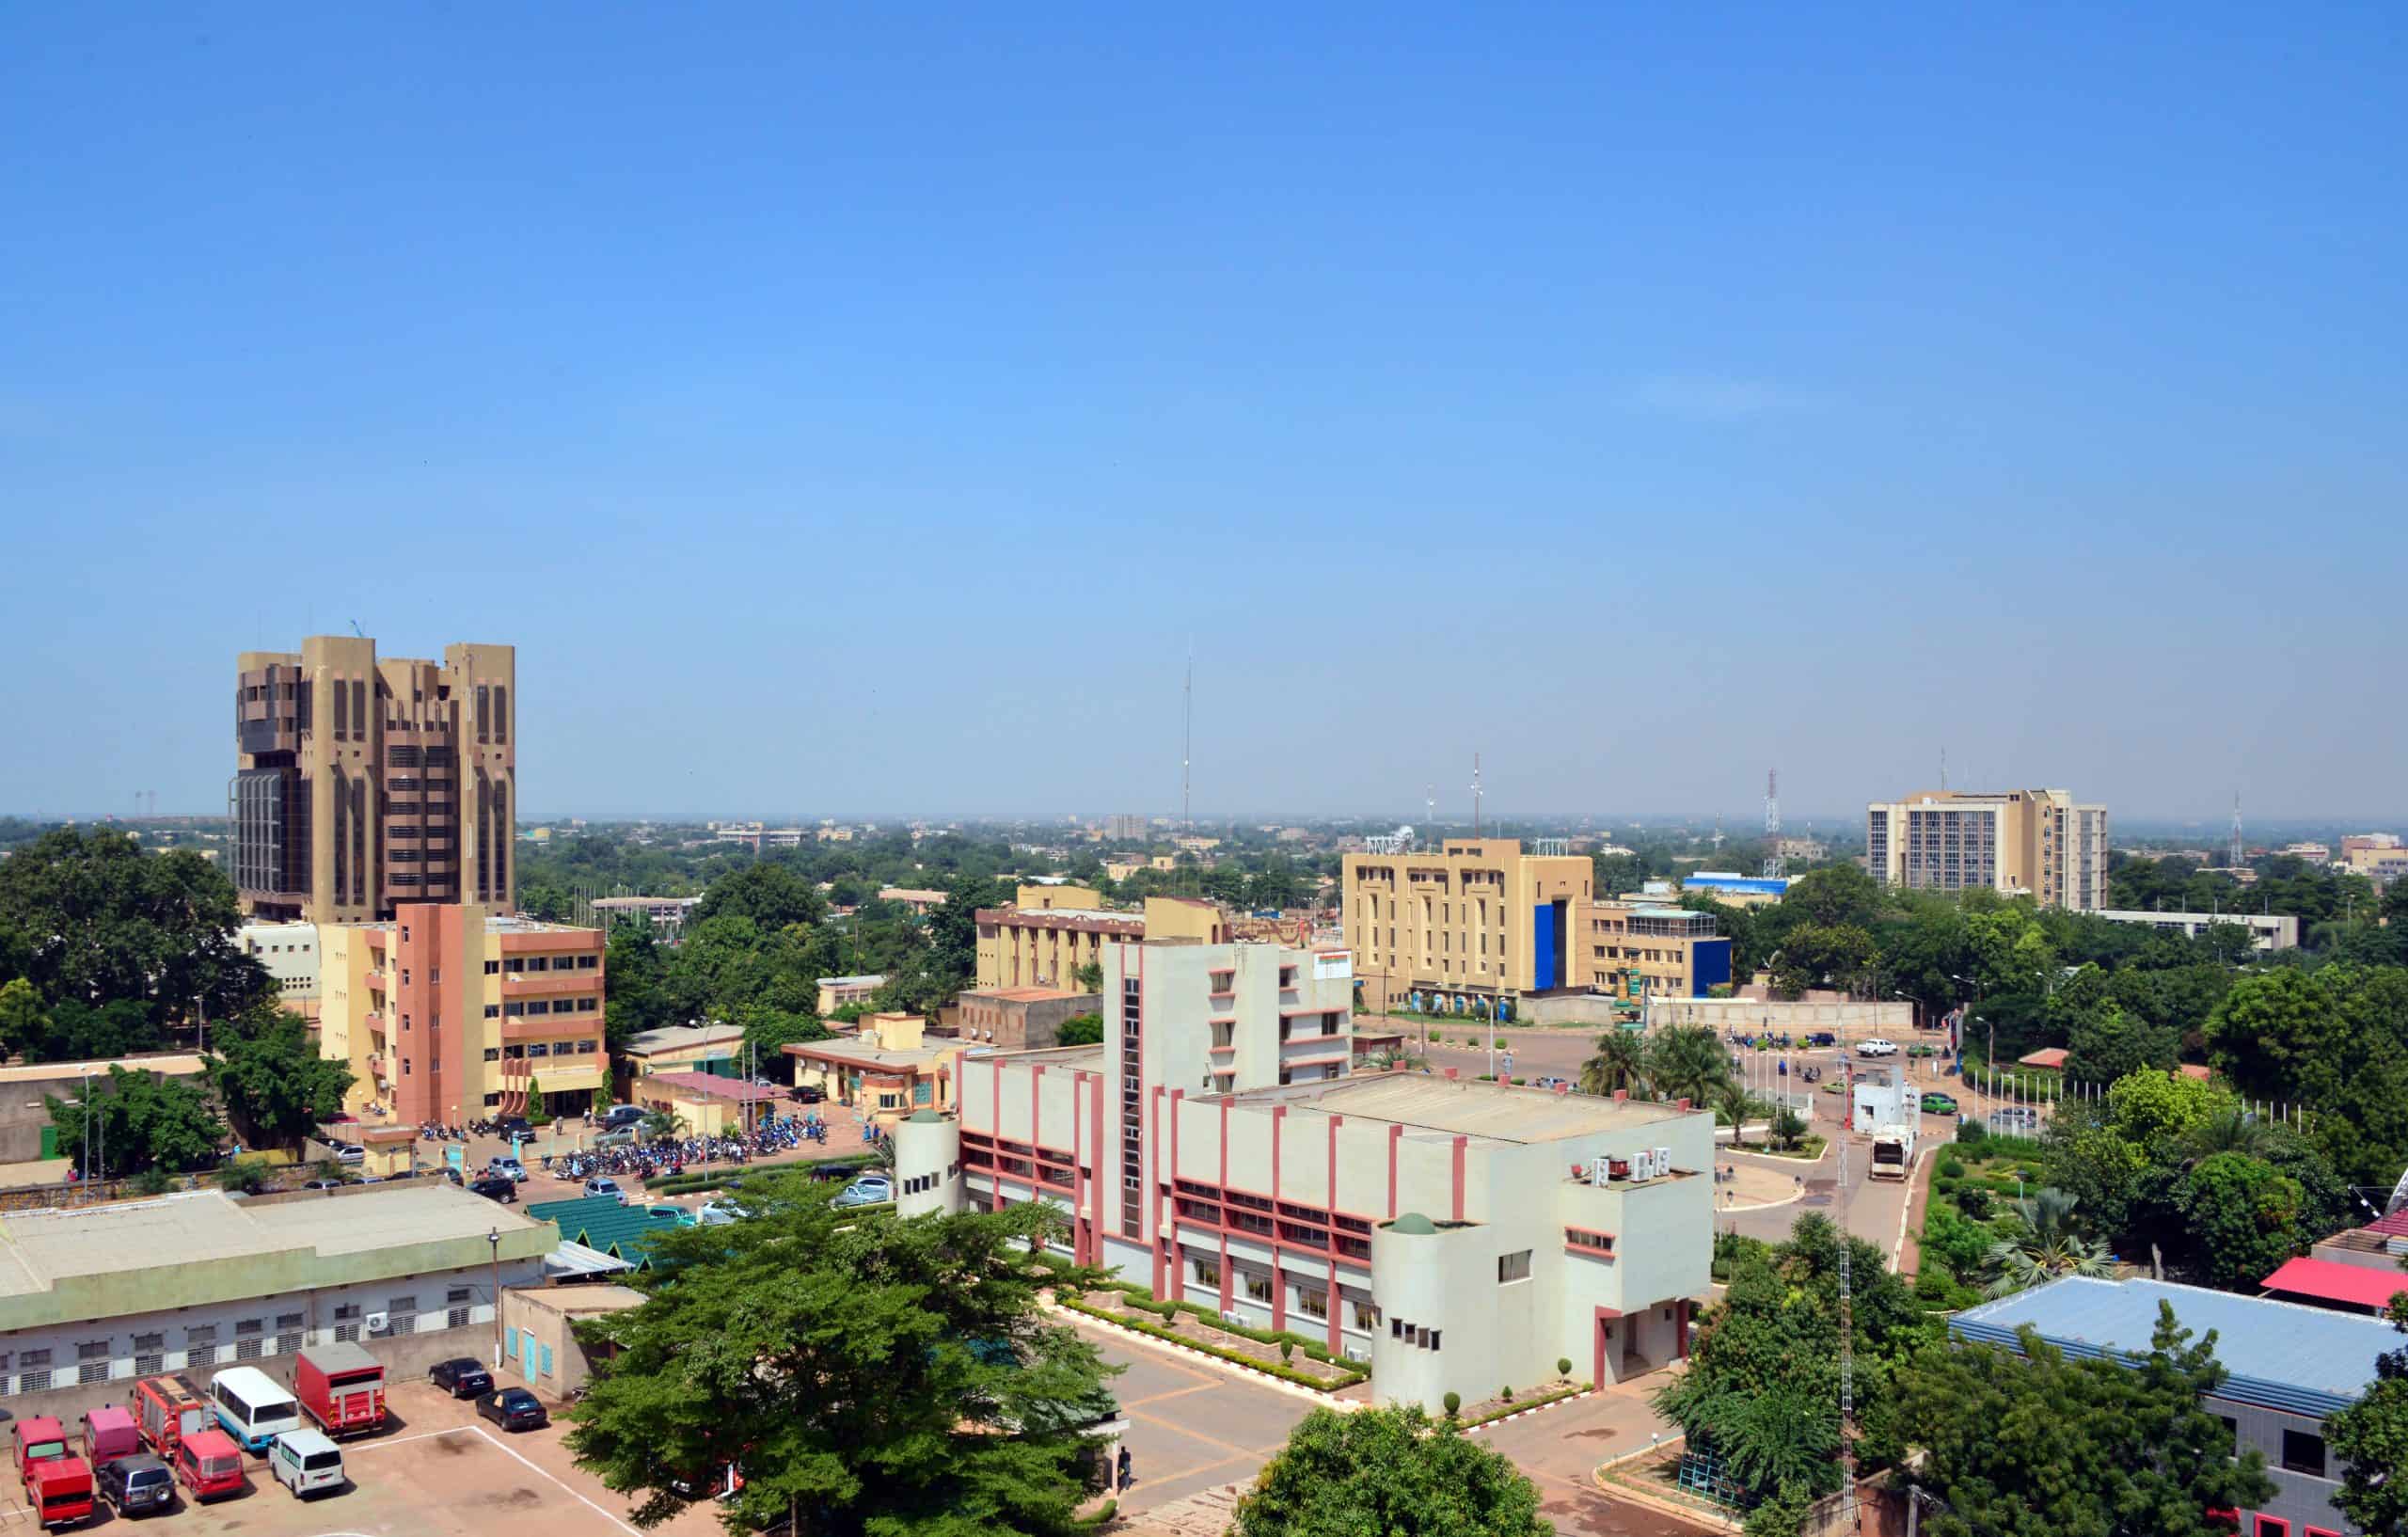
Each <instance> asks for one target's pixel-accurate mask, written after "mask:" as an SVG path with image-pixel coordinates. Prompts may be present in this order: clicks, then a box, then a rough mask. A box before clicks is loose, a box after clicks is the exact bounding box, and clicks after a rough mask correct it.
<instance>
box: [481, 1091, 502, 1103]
mask: <svg viewBox="0 0 2408 1537" xmlns="http://www.w3.org/2000/svg"><path fill="white" fill-rule="evenodd" d="M500 1102H501V1096H500V1095H499V1094H498V1093H497V1094H488V1095H486V1096H485V1103H486V1104H488V1105H496V1104H499V1103H500Z"/></svg>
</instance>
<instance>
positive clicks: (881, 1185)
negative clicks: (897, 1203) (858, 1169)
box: [836, 1174, 895, 1206]
mask: <svg viewBox="0 0 2408 1537" xmlns="http://www.w3.org/2000/svg"><path fill="white" fill-rule="evenodd" d="M894 1198H895V1181H894V1180H890V1179H888V1178H887V1177H886V1176H885V1175H883V1174H864V1175H863V1176H862V1177H861V1178H860V1179H858V1180H854V1181H853V1182H852V1183H851V1184H848V1185H847V1186H846V1187H845V1188H844V1189H843V1190H842V1191H840V1192H838V1194H837V1196H836V1204H837V1205H838V1206H876V1205H877V1204H879V1202H880V1201H891V1200H893V1199H894Z"/></svg>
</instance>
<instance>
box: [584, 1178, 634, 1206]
mask: <svg viewBox="0 0 2408 1537" xmlns="http://www.w3.org/2000/svg"><path fill="white" fill-rule="evenodd" d="M585 1193H586V1194H587V1195H589V1196H616V1197H617V1198H618V1202H619V1204H620V1205H621V1206H625V1205H626V1204H627V1193H626V1191H624V1190H622V1189H620V1188H619V1181H618V1180H613V1179H611V1178H610V1176H609V1175H607V1174H597V1175H595V1176H594V1178H593V1179H591V1180H586V1181H585Z"/></svg>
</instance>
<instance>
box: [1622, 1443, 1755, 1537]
mask: <svg viewBox="0 0 2408 1537" xmlns="http://www.w3.org/2000/svg"><path fill="white" fill-rule="evenodd" d="M1686 1440H1687V1436H1685V1435H1681V1434H1673V1435H1671V1436H1667V1437H1666V1438H1665V1439H1664V1440H1663V1441H1662V1442H1661V1443H1659V1444H1657V1445H1656V1446H1651V1447H1644V1448H1641V1449H1640V1450H1635V1451H1625V1452H1624V1453H1623V1454H1622V1455H1621V1456H1619V1457H1610V1458H1608V1459H1607V1460H1606V1461H1604V1462H1602V1463H1599V1464H1598V1465H1597V1466H1594V1467H1592V1468H1591V1469H1590V1470H1589V1482H1590V1483H1591V1484H1592V1485H1593V1486H1594V1487H1595V1489H1596V1491H1597V1492H1598V1493H1599V1494H1601V1495H1604V1496H1605V1497H1607V1498H1608V1499H1615V1500H1622V1501H1624V1502H1626V1503H1628V1504H1632V1505H1636V1506H1638V1507H1640V1509H1641V1510H1649V1511H1655V1512H1656V1513H1658V1514H1662V1515H1670V1516H1675V1517H1677V1518H1679V1519H1680V1520H1682V1521H1686V1522H1687V1523H1688V1524H1690V1525H1691V1526H1702V1527H1707V1528H1712V1529H1719V1530H1722V1531H1728V1532H1736V1531H1739V1530H1740V1529H1741V1524H1740V1523H1739V1522H1737V1521H1735V1520H1733V1519H1732V1518H1731V1516H1730V1515H1728V1514H1727V1513H1723V1512H1720V1511H1711V1510H1703V1509H1701V1508H1699V1507H1698V1506H1695V1505H1688V1504H1684V1503H1682V1502H1681V1501H1679V1500H1676V1499H1667V1498H1665V1497H1662V1496H1660V1495H1657V1494H1655V1493H1653V1492H1652V1491H1649V1490H1645V1489H1639V1488H1634V1487H1633V1486H1631V1485H1630V1484H1627V1483H1624V1482H1621V1481H1619V1480H1616V1479H1610V1478H1608V1477H1607V1476H1606V1474H1607V1471H1608V1469H1610V1468H1615V1467H1620V1466H1622V1465H1623V1464H1624V1463H1630V1462H1636V1461H1638V1460H1639V1459H1640V1458H1641V1457H1647V1456H1652V1455H1654V1454H1656V1452H1659V1451H1662V1450H1665V1449H1667V1448H1670V1447H1672V1446H1675V1445H1677V1444H1679V1443H1681V1442H1683V1441H1686Z"/></svg>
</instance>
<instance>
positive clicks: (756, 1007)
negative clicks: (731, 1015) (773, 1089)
mask: <svg viewBox="0 0 2408 1537" xmlns="http://www.w3.org/2000/svg"><path fill="white" fill-rule="evenodd" d="M736 1018H737V1020H738V1021H739V1022H741V1023H742V1024H743V1026H744V1043H745V1044H746V1045H748V1046H750V1047H752V1048H753V1059H754V1060H755V1062H757V1063H758V1064H759V1067H760V1070H761V1071H762V1072H763V1073H765V1074H767V1075H768V1076H769V1077H772V1078H779V1079H781V1080H783V1079H784V1077H785V1076H786V1074H785V1072H784V1069H783V1067H781V1066H780V1064H783V1063H784V1061H785V1060H786V1054H785V1049H786V1048H787V1047H788V1046H801V1045H807V1044H809V1043H810V1042H812V1041H815V1040H832V1039H834V1038H835V1035H836V1032H834V1031H833V1030H831V1029H829V1028H828V1026H827V1025H825V1024H823V1023H821V1022H819V1021H818V1020H816V1019H815V1018H813V1017H812V1016H811V1015H808V1014H788V1013H785V1012H784V1011H783V1010H780V1009H775V1008H771V1007H769V1006H767V1005H765V1004H753V1005H748V1006H745V1007H743V1008H740V1009H737V1011H736Z"/></svg>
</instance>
